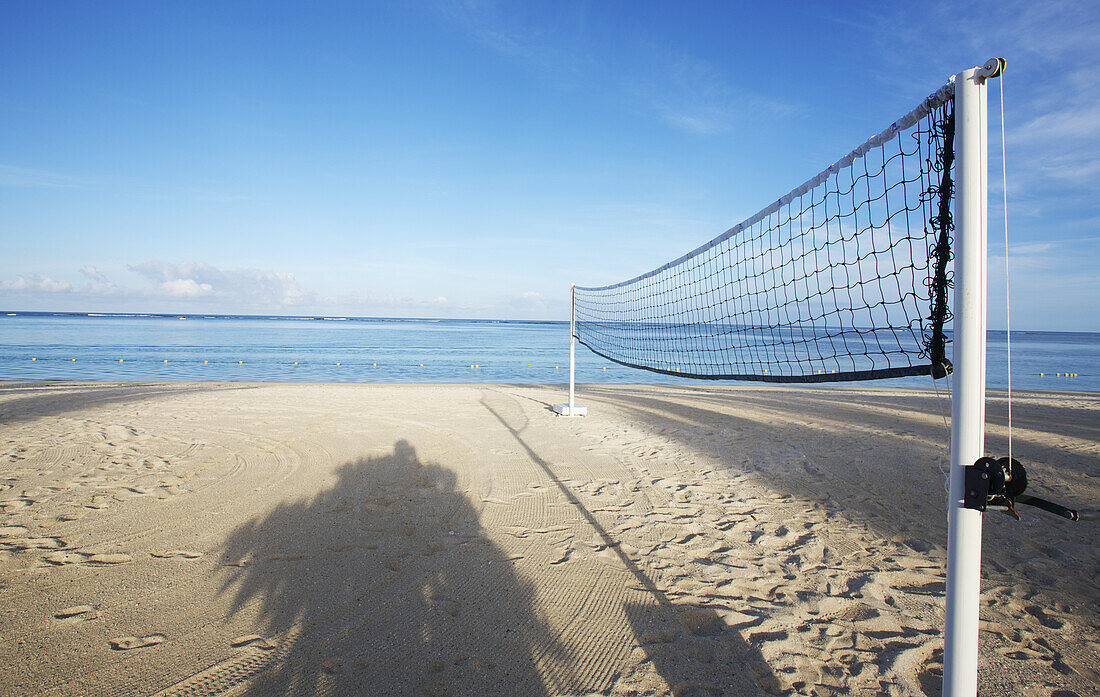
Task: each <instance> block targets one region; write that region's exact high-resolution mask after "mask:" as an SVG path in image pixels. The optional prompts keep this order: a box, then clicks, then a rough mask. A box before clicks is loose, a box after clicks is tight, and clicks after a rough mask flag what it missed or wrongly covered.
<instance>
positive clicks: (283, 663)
mask: <svg viewBox="0 0 1100 697" xmlns="http://www.w3.org/2000/svg"><path fill="white" fill-rule="evenodd" d="M337 474H338V480H337V481H336V482H335V483H334V485H333V486H331V487H330V488H328V489H326V490H325V491H323V492H322V493H320V494H318V495H317V496H316V497H315V498H313V499H312V500H308V501H303V502H299V503H289V504H282V505H280V506H278V507H277V508H275V509H274V510H272V511H271V512H270V513H269V514H267V515H265V516H263V517H262V518H258V519H256V520H254V521H252V522H250V523H248V524H246V525H244V526H241V527H240V528H238V529H237V530H236V531H234V532H233V533H232V534H231V535H230V537H229V540H228V543H227V546H226V550H225V553H224V555H223V563H224V564H227V565H229V566H230V567H236V568H230V569H229V571H231V572H232V575H231V577H230V578H229V579H228V580H227V581H226V582H225V584H224V587H223V591H222V592H224V593H232V594H233V604H232V613H233V614H236V613H249V614H253V615H255V617H256V620H255V623H254V624H255V625H258V626H261V627H262V628H263V637H262V638H256V639H255V640H254V642H253V644H254V646H253V647H252V650H253V653H254V655H255V656H256V660H255V661H253V667H252V669H251V671H250V674H248V675H244V676H242V677H243V680H247V681H248V683H247V690H246V692H244V694H251V695H273V694H278V695H314V694H363V695H370V694H378V695H382V694H386V695H445V694H446V695H453V694H468V695H474V694H477V695H536V696H537V695H549V694H557V693H558V690H557V689H555V682H563V681H564V682H568V678H567V673H568V665H569V663H570V661H569V660H568V659H567V658H566V657H565V656H563V655H561V653H562V652H561V650H560V647H559V646H558V644H557V642H556V640H555V638H554V637H553V636H551V635H550V634H549V633H548V632H547V629H546V627H545V626H544V625H543V624H542V623H541V622H540V621H539V619H538V617H537V616H536V613H535V612H534V610H533V608H532V592H531V588H530V587H529V586H528V585H527V584H526V583H525V582H523V581H522V580H521V579H519V578H518V577H517V576H516V574H515V573H514V571H513V568H512V563H511V561H510V560H509V559H508V558H507V557H506V556H505V555H503V554H502V553H501V551H500V550H499V549H498V548H497V547H496V546H494V545H493V544H492V543H491V542H490V541H489V540H488V539H487V538H486V537H485V535H484V532H483V530H482V528H481V525H480V523H479V520H478V515H477V512H476V511H475V510H474V509H473V508H472V506H471V505H470V503H469V502H468V500H467V498H466V497H465V496H464V495H463V494H462V493H461V492H460V491H456V490H455V475H454V473H453V472H451V471H450V470H448V469H446V468H444V467H441V466H439V465H435V464H431V463H422V462H420V461H419V459H418V458H417V454H416V451H415V450H414V448H413V446H412V445H410V444H409V443H408V442H407V441H404V440H402V441H399V442H397V443H396V444H395V445H394V448H393V453H392V454H390V455H387V456H384V457H375V458H368V459H361V460H358V461H356V462H351V463H348V464H346V465H344V466H343V467H341V468H340V469H339V471H338V473H337ZM265 652H266V653H265Z"/></svg>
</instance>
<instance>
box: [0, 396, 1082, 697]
mask: <svg viewBox="0 0 1100 697" xmlns="http://www.w3.org/2000/svg"><path fill="white" fill-rule="evenodd" d="M578 394H579V399H578V401H579V402H581V403H583V404H585V405H587V406H588V407H589V416H588V417H587V418H584V419H565V418H560V417H556V416H555V415H554V414H553V413H551V411H550V409H549V406H550V405H551V404H552V403H554V402H560V401H562V400H563V391H562V389H561V388H560V387H553V388H551V387H532V386H490V385H411V384H406V385H319V384H317V385H284V384H103V385H91V384H13V383H8V384H3V385H0V509H2V513H0V535H2V537H0V550H2V551H0V612H2V613H3V614H2V616H0V627H2V630H0V657H2V658H0V661H2V666H0V694H3V695H92V694H111V695H152V694H163V695H221V694H226V695H281V694H288V695H313V694H326V695H327V694H342V695H347V694H362V695H385V694H395V695H433V696H435V695H590V694H604V695H666V694H672V695H676V696H677V697H686V696H688V695H757V694H805V695H843V694H856V695H877V694H890V695H921V694H928V695H937V694H939V681H940V669H941V662H940V661H941V653H942V646H943V641H942V634H941V631H942V630H941V627H942V621H943V589H944V563H945V553H944V552H945V550H944V546H945V541H946V518H945V493H944V479H943V475H942V474H941V468H945V467H946V458H947V448H946V443H947V439H948V436H947V431H946V428H945V423H944V418H943V416H942V412H943V411H949V407H948V405H947V402H946V400H944V401H943V402H942V403H941V402H938V401H937V398H936V395H935V393H933V392H931V391H918V390H898V389H881V388H875V389H867V388H835V387H833V388H821V389H813V388H785V387H716V386H709V385H705V386H699V387H695V386H693V387H651V386H584V387H581V388H580V390H579V393H578ZM1003 413H1004V401H1003V395H992V396H991V399H990V404H989V418H990V420H991V424H990V426H989V429H988V431H989V438H988V442H989V448H990V451H991V453H992V454H997V455H1000V454H1004V451H1005V448H1006V445H1005V444H1006V439H1005V435H1006V430H1005V428H1004V416H1003ZM1014 419H1015V444H1014V455H1015V456H1016V457H1017V458H1018V459H1020V460H1022V461H1023V462H1025V463H1026V464H1027V465H1028V473H1029V479H1030V481H1031V482H1032V485H1031V489H1030V490H1029V493H1033V494H1035V495H1039V496H1045V497H1047V498H1051V499H1053V500H1055V501H1058V502H1060V503H1064V504H1066V505H1068V506H1071V507H1079V508H1095V507H1097V505H1098V502H1100V479H1098V477H1100V395H1096V394H1091V393H1077V394H1068V393H1027V394H1022V395H1018V396H1017V397H1016V400H1015V402H1014ZM1020 512H1021V514H1022V515H1023V521H1022V522H1016V521H1014V520H1011V519H1010V518H1008V517H1007V516H1005V515H1002V514H987V515H986V519H985V548H984V549H985V554H984V561H983V574H984V578H983V609H982V618H983V623H982V629H983V631H982V633H981V641H982V644H981V657H980V684H981V686H982V687H981V694H982V695H1006V696H1007V695H1042V696H1044V697H1069V696H1070V695H1096V694H1100V668H1098V666H1100V590H1098V586H1097V581H1096V579H1097V578H1098V577H1100V548H1098V546H1097V544H1096V531H1097V523H1094V522H1079V523H1071V522H1067V521H1062V520H1059V519H1057V518H1055V517H1053V516H1051V515H1050V514H1047V513H1044V512H1042V511H1039V510H1037V509H1033V508H1023V507H1022V508H1021V509H1020Z"/></svg>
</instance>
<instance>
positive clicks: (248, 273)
mask: <svg viewBox="0 0 1100 697" xmlns="http://www.w3.org/2000/svg"><path fill="white" fill-rule="evenodd" d="M129 269H130V270H131V271H134V272H135V273H138V274H140V275H142V276H144V277H145V278H147V279H148V280H150V281H152V282H153V283H154V284H155V285H156V289H157V290H156V292H157V293H160V294H163V295H166V296H168V297H174V298H209V299H211V300H219V301H226V302H232V303H243V304H247V305H250V306H260V307H294V306H299V305H304V304H307V303H310V302H312V301H314V300H316V297H317V296H316V294H315V293H313V292H312V291H307V290H306V289H304V288H302V286H301V285H300V284H299V283H298V281H297V280H295V278H294V274H292V273H288V272H284V271H272V270H261V269H219V268H218V267H216V266H211V265H210V264H206V263H203V262H184V263H182V264H173V263H171V262H167V261H159V260H154V261H147V262H144V263H141V264H132V265H130V266H129Z"/></svg>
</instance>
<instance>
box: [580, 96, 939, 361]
mask: <svg viewBox="0 0 1100 697" xmlns="http://www.w3.org/2000/svg"><path fill="white" fill-rule="evenodd" d="M954 95H955V83H954V81H951V82H948V83H947V84H945V85H943V86H942V87H940V88H939V89H938V90H936V91H935V92H933V93H932V94H930V95H928V96H927V97H926V98H925V99H924V101H922V102H921V103H920V104H919V105H918V106H917V107H916V108H915V109H913V110H912V111H910V112H909V113H908V114H906V115H905V116H902V117H901V118H900V119H898V120H897V121H894V122H893V123H892V124H890V125H889V126H888V127H887V128H886V129H884V130H883V131H881V132H880V133H878V134H876V135H874V136H871V137H870V138H868V139H867V141H866V142H864V143H863V144H862V145H860V146H859V147H857V148H856V149H855V150H852V151H851V152H849V153H848V154H847V155H845V156H844V157H842V158H840V159H839V160H837V161H836V162H834V163H833V164H831V165H829V167H827V168H825V169H823V170H822V171H821V172H819V173H818V174H817V175H816V176H814V177H812V178H811V179H808V180H807V181H805V182H803V183H802V185H800V186H798V187H796V188H794V189H792V190H791V191H790V192H788V193H787V194H785V195H783V196H781V197H780V198H779V199H778V200H777V201H775V202H774V203H772V204H771V205H769V206H767V207H765V208H763V209H761V210H760V211H758V212H757V213H756V214H755V215H753V216H751V217H749V218H746V219H745V220H743V221H741V222H740V223H738V224H737V225H734V226H733V227H731V228H730V229H729V230H726V231H725V232H723V233H722V234H721V235H719V236H717V237H715V238H714V239H712V240H711V241H709V242H707V243H706V244H703V245H702V246H700V247H697V248H695V249H693V250H691V251H690V252H688V253H687V254H684V255H683V256H681V257H679V258H678V259H673V260H672V261H670V262H668V263H667V264H664V265H663V266H659V267H658V268H656V269H653V270H652V271H647V272H646V273H643V274H641V275H640V276H635V277H634V278H630V279H627V280H625V281H620V282H619V283H613V284H611V285H607V286H596V287H590V286H576V289H577V290H585V291H600V290H613V289H615V288H621V287H623V286H627V285H630V284H631V283H635V282H637V281H641V280H644V279H646V278H649V277H651V276H656V275H657V274H659V273H661V272H662V271H667V270H668V269H671V268H673V267H675V266H678V265H680V264H682V263H684V262H685V261H687V260H689V259H691V258H693V257H696V256H698V255H700V254H702V253H703V252H705V251H707V250H708V249H711V248H713V247H714V246H715V245H718V244H721V243H722V242H724V241H726V240H728V239H729V238H730V237H733V236H734V235H736V234H738V233H740V232H741V231H742V230H744V229H745V228H747V227H750V226H752V225H755V224H756V223H758V222H760V221H761V220H763V219H764V218H766V217H767V216H769V215H771V214H772V213H775V212H776V211H778V210H779V209H780V208H782V207H783V206H785V205H787V204H789V203H790V202H791V201H793V200H794V199H796V198H798V197H799V196H801V195H803V194H805V193H806V192H808V191H810V190H811V189H813V188H814V187H817V186H819V185H820V184H822V183H823V182H824V181H825V180H827V179H828V178H829V177H831V176H833V175H834V174H836V173H837V172H839V171H841V170H843V169H846V168H848V167H851V166H852V163H853V162H855V161H856V160H857V159H859V158H861V157H863V156H864V155H866V154H867V152H868V151H869V150H870V149H871V148H874V147H878V146H879V145H882V144H883V143H885V142H887V141H889V140H891V139H893V138H894V137H896V136H897V134H898V133H899V132H901V131H904V130H905V129H907V128H910V127H911V126H913V125H914V124H916V123H917V122H918V121H920V120H921V119H922V118H924V117H925V116H927V115H928V114H929V113H931V112H932V110H933V109H936V108H938V107H940V106H942V105H943V104H945V103H946V102H947V101H948V100H950V99H951V98H952V97H953V96H954ZM585 346H588V345H587V344H585ZM588 348H589V349H591V348H592V347H591V346H588ZM600 355H602V354H600ZM605 358H606V356H605ZM616 362H618V361H616ZM624 365H626V364H624ZM632 367H639V368H640V367H643V366H632ZM658 372H662V371H658ZM671 374H672V375H677V374H679V373H671Z"/></svg>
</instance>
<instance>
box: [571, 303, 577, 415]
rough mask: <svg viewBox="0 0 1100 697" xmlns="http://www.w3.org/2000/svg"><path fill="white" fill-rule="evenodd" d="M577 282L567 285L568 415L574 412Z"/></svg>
mask: <svg viewBox="0 0 1100 697" xmlns="http://www.w3.org/2000/svg"><path fill="white" fill-rule="evenodd" d="M576 324H577V284H576V283H573V284H571V285H570V286H569V415H570V416H573V415H575V414H576V410H575V409H574V405H573V375H574V372H575V370H576V366H577V353H576V345H577V331H576Z"/></svg>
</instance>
